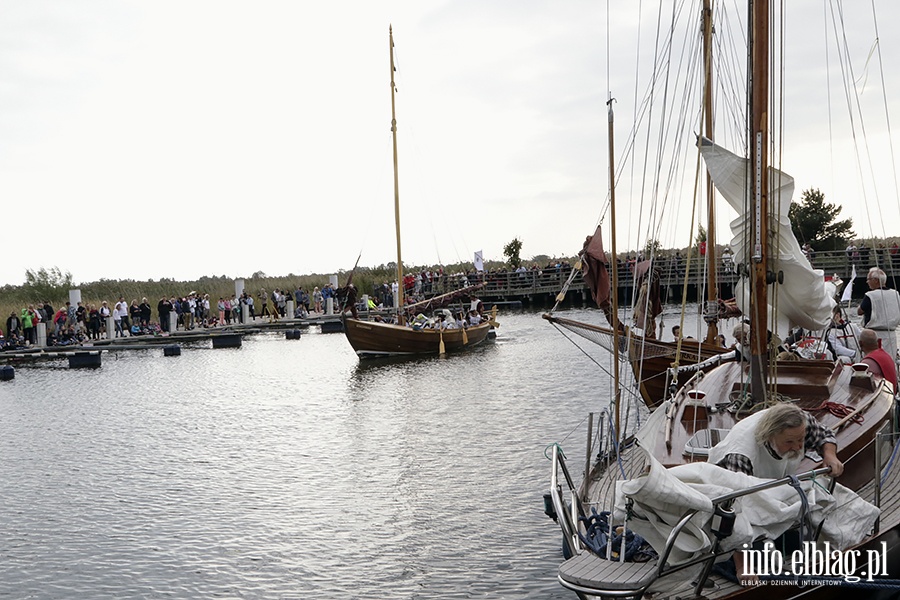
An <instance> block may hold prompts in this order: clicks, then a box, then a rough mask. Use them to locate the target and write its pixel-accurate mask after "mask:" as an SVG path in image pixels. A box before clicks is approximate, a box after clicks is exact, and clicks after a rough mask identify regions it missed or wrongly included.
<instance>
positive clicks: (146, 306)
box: [140, 298, 152, 327]
mask: <svg viewBox="0 0 900 600" xmlns="http://www.w3.org/2000/svg"><path fill="white" fill-rule="evenodd" d="M140 309H141V327H147V326H148V325H150V317H151V316H152V307H151V306H150V303H149V302H147V299H146V298H141V306H140Z"/></svg>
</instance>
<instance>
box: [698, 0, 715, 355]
mask: <svg viewBox="0 0 900 600" xmlns="http://www.w3.org/2000/svg"><path fill="white" fill-rule="evenodd" d="M702 26H703V62H704V65H703V66H704V78H703V114H704V124H703V129H704V134H703V135H704V136H706V138H707V139H708V140H714V139H715V138H714V135H715V134H714V132H713V127H714V124H713V102H712V97H713V92H712V90H713V80H712V77H713V72H712V34H713V24H712V0H703V25H702ZM715 196H716V193H715V188H714V187H713V182H712V176H710V174H709V171H706V214H707V225H706V264H707V265H708V266H707V274H706V277H707V281H706V314H707V318H708V327H707V329H706V343H707V344H716V337H717V336H718V335H719V327H718V324H717V320H718V319H717V317H716V315H718V312H719V307H718V299H719V278H718V271H717V269H718V261H717V260H716V204H715ZM716 345H718V344H716Z"/></svg>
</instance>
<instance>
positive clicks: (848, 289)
mask: <svg viewBox="0 0 900 600" xmlns="http://www.w3.org/2000/svg"><path fill="white" fill-rule="evenodd" d="M854 279H856V265H853V272H852V273H851V274H850V281H848V282H847V285H845V286H844V293H843V294H841V304H843V303H844V302H849V301H850V296H851V295H853V280H854Z"/></svg>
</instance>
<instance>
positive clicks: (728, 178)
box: [700, 138, 835, 334]
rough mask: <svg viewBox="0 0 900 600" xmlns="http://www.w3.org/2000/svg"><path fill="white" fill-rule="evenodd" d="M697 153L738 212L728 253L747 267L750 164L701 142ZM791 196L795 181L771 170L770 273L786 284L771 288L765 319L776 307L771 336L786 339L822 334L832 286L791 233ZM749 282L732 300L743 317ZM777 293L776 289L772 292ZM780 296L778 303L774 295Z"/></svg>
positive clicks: (744, 282)
mask: <svg viewBox="0 0 900 600" xmlns="http://www.w3.org/2000/svg"><path fill="white" fill-rule="evenodd" d="M700 153H701V154H702V155H703V160H704V161H705V162H706V168H707V170H708V171H709V174H710V177H712V180H713V183H714V184H715V186H716V189H717V190H719V193H720V194H722V197H723V198H725V200H726V201H727V202H728V204H729V205H731V207H732V208H733V209H734V210H735V211H736V212H737V213H738V215H739V216H738V218H737V219H735V220H733V221H732V222H731V232H732V234H733V237H732V240H731V249H732V251H733V252H734V262H735V263H736V264H741V263H743V264H747V265H749V264H751V260H752V259H751V257H750V256H747V252H748V250H750V251H752V249H753V241H752V240H750V239H749V236H750V225H751V224H750V221H749V219H747V216H746V215H745V214H744V212H745V211H746V210H748V206H749V202H752V201H753V200H752V195H751V194H750V187H749V184H748V176H747V175H748V172H749V168H748V160H747V159H746V158H741V157H740V156H737V155H736V154H733V153H732V152H729V151H728V150H726V149H724V148H722V147H721V146H718V145H716V144H714V143H713V142H711V141H710V140H708V139H705V138H701V142H700ZM793 194H794V178H793V177H791V176H790V175H788V174H787V173H783V172H781V171H779V170H777V169H773V168H771V167H769V196H768V198H769V206H770V207H774V208H775V209H777V222H776V219H775V218H774V217H770V221H769V234H770V237H769V240H770V246H769V249H770V253H769V270H771V271H774V272H775V273H778V272H779V271H780V272H782V273H783V274H784V283H782V284H777V283H776V284H774V285H772V286H769V316H770V317H771V316H772V312H773V311H772V307H773V306H777V308H778V311H777V315H775V317H776V318H775V323H776V328H775V333H776V334H784V333H786V332H787V330H788V329H789V328H790V327H798V326H799V327H803V328H805V329H814V330H815V329H823V328H825V327H826V326H827V324H828V321H829V319H830V318H831V309H832V307H833V306H834V304H835V302H834V286H831V285H826V284H825V278H824V273H823V272H822V271H821V270H820V269H813V268H812V265H811V264H810V262H809V259H807V258H806V256H804V255H803V252H802V251H801V249H800V243H799V242H798V241H797V238H795V237H794V233H793V231H791V222H790V219H789V218H788V211H790V208H791V197H792V196H793ZM749 287H750V286H749V282H748V281H747V280H746V279H742V280H741V281H740V282H739V283H738V284H737V285H736V286H735V298H736V300H737V303H738V306H739V307H740V309H741V311H743V312H744V314H750V313H749V308H750V289H749ZM776 288H777V289H776ZM776 291H777V294H778V301H777V304H776V303H775V302H774V300H775V299H774V297H773V292H776Z"/></svg>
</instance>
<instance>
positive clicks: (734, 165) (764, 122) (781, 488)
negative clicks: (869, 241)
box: [550, 0, 900, 600]
mask: <svg viewBox="0 0 900 600" xmlns="http://www.w3.org/2000/svg"><path fill="white" fill-rule="evenodd" d="M750 13H751V16H750V18H749V19H748V20H749V22H750V31H751V35H750V43H751V52H750V57H751V68H750V69H749V71H748V72H749V73H750V74H751V77H752V79H751V85H750V119H749V120H748V126H749V131H748V134H749V140H750V144H749V147H750V158H749V159H747V160H745V159H741V158H739V157H736V156H734V155H731V154H730V153H728V152H727V151H724V150H723V149H721V148H719V147H717V146H715V145H713V144H712V143H711V142H702V144H703V149H702V152H703V154H704V159H705V161H706V164H707V168H708V170H709V172H710V174H711V175H712V177H713V180H714V181H715V182H716V185H717V187H719V190H720V192H722V193H723V195H726V196H727V195H729V194H731V193H734V192H735V191H737V193H738V194H741V193H744V194H745V196H744V197H746V198H749V204H750V208H751V210H750V214H748V216H747V219H746V222H747V229H746V233H747V235H748V239H749V240H750V243H749V244H747V247H749V248H750V249H751V252H749V253H745V254H744V260H745V261H746V262H744V264H745V265H748V267H749V270H750V274H751V278H750V290H749V296H750V299H751V304H750V306H751V311H750V313H749V316H750V324H751V334H750V344H749V346H750V351H749V360H747V361H741V362H730V363H727V364H722V365H719V366H717V367H716V368H714V369H712V370H711V371H709V372H708V373H705V374H704V373H697V374H696V375H695V376H694V377H693V378H692V379H691V380H690V381H689V382H688V384H687V385H686V386H684V387H683V388H682V389H681V390H680V391H679V392H678V393H677V394H676V395H675V396H674V397H673V398H672V399H671V400H669V401H667V402H666V403H665V404H664V405H662V406H661V407H660V408H659V409H658V410H657V411H655V412H654V413H653V414H652V415H651V417H650V419H649V420H648V421H647V422H646V423H645V424H644V426H643V427H642V428H641V430H640V431H639V432H638V433H637V435H636V436H635V441H634V444H633V445H630V446H628V447H622V446H619V445H618V444H616V445H615V448H614V450H615V452H614V455H613V457H612V458H613V461H614V462H613V463H612V464H613V465H615V466H614V468H608V466H609V463H601V462H599V461H598V463H597V464H595V465H594V466H593V468H592V469H590V471H589V472H588V473H586V476H585V479H584V481H583V483H582V485H581V487H580V488H577V489H576V488H575V486H574V484H573V482H572V478H571V475H570V474H569V472H568V469H567V468H566V466H565V460H564V458H563V457H562V455H561V453H560V452H559V451H558V450H557V449H554V454H553V460H554V467H553V469H554V470H553V473H552V479H551V490H550V500H552V504H553V508H552V510H553V513H554V515H555V516H556V517H557V518H558V519H559V523H560V525H561V528H562V530H563V533H564V547H565V548H566V550H567V551H568V556H569V557H570V558H568V560H566V561H565V562H564V563H563V564H562V565H561V566H560V568H559V581H560V583H561V584H562V585H563V586H564V587H566V588H568V589H571V590H573V591H575V592H576V593H577V594H578V596H579V597H580V598H588V597H620V598H624V597H629V598H640V597H642V596H644V595H645V594H647V593H648V592H652V594H653V595H652V597H653V598H654V600H656V599H662V598H667V599H673V598H679V597H680V598H684V597H705V598H726V597H728V598H732V597H738V596H740V597H742V598H749V597H754V598H756V597H759V598H763V597H766V598H771V597H778V598H788V597H799V596H803V597H808V596H809V595H810V590H811V588H814V587H815V584H816V582H815V581H813V582H812V584H806V585H800V586H798V585H796V584H795V585H777V586H770V585H758V586H751V587H742V586H741V585H739V584H737V583H734V582H732V581H730V580H729V579H728V578H727V577H725V576H722V575H718V574H715V573H714V572H713V566H714V563H715V562H716V561H717V560H719V559H722V558H727V556H728V555H729V554H731V553H732V552H733V551H735V550H737V549H738V548H740V547H741V546H739V545H735V544H736V542H734V541H733V540H734V539H735V537H734V536H738V537H739V536H740V535H744V536H745V537H747V539H748V541H749V542H752V541H753V540H754V539H759V538H756V537H754V533H753V532H754V531H756V530H755V529H753V527H757V524H756V523H755V522H754V523H752V524H751V525H750V528H749V529H746V530H743V531H742V532H741V533H740V534H739V533H738V527H737V525H735V526H734V527H733V528H732V527H729V526H727V524H728V523H736V522H737V521H736V519H737V518H739V517H736V516H735V512H734V511H733V508H732V504H733V503H734V502H736V501H737V502H740V503H742V508H743V509H744V510H745V511H746V510H747V507H748V505H749V503H751V502H753V499H754V498H758V497H762V496H764V495H767V494H773V497H778V498H786V497H788V496H787V495H785V493H784V492H785V490H787V494H788V495H791V494H798V493H800V494H802V496H803V500H802V501H799V500H798V504H797V507H798V508H796V509H795V510H796V512H792V511H791V510H788V511H787V512H786V517H787V518H788V521H787V524H785V523H784V522H782V523H781V524H780V526H783V529H781V531H785V530H788V529H789V528H791V521H794V520H796V521H797V523H798V524H799V525H798V527H800V528H801V531H802V530H803V527H802V526H803V524H804V523H805V522H806V520H807V516H806V513H803V512H800V508H799V507H800V506H807V504H806V502H807V501H809V502H813V501H812V500H809V499H810V498H811V497H812V496H813V495H815V493H818V494H819V496H818V497H817V498H818V501H824V502H825V503H828V502H832V503H833V504H832V505H831V510H832V511H833V512H831V513H827V512H826V511H823V513H824V514H827V516H825V518H824V519H823V520H822V521H821V525H819V526H818V529H814V528H813V529H806V532H807V533H808V534H812V537H810V538H807V542H808V543H810V544H812V546H807V547H806V548H807V549H809V548H811V549H813V550H816V549H821V546H816V544H817V543H819V542H821V539H820V538H819V536H820V534H821V533H822V531H823V527H824V528H826V529H829V530H831V531H835V530H837V531H839V530H840V529H841V528H842V527H846V528H849V524H850V522H851V521H852V519H851V518H848V517H849V516H850V513H847V512H844V511H847V510H848V509H849V507H851V506H854V507H857V506H858V507H859V508H860V510H861V511H862V513H865V514H866V515H868V517H867V518H868V519H870V520H869V521H866V522H865V523H862V525H861V527H860V528H857V530H856V532H855V536H854V537H852V538H851V540H850V541H849V542H848V544H847V545H845V546H844V547H842V548H841V549H842V550H847V551H849V552H856V553H859V555H864V553H865V552H868V551H875V552H876V553H878V556H879V561H880V562H879V567H880V568H879V569H878V572H877V573H871V572H870V573H867V574H866V576H868V578H869V581H872V580H873V577H876V578H877V577H885V576H892V577H897V575H898V574H900V572H898V570H897V567H898V564H900V563H898V560H900V467H894V468H892V467H893V464H892V463H893V461H891V462H890V463H888V461H887V457H888V456H889V455H890V454H891V448H892V446H894V445H895V441H896V437H897V428H896V424H895V423H894V420H893V419H892V413H893V410H894V390H893V389H892V387H891V385H890V384H889V383H888V382H886V381H885V380H883V379H881V378H880V377H875V376H873V375H872V374H871V373H868V372H867V371H866V370H865V368H860V366H858V365H855V366H853V367H851V366H847V365H843V364H841V363H840V362H835V363H834V364H829V363H827V362H825V361H792V362H778V361H773V360H770V340H769V335H768V330H770V329H774V326H773V324H772V323H773V322H772V321H771V319H770V317H769V310H771V298H770V296H771V294H772V293H773V291H772V289H771V287H770V286H772V285H773V284H774V283H775V282H776V281H778V280H779V277H778V276H777V275H774V273H777V272H778V271H781V270H782V269H785V270H791V269H794V266H795V265H792V264H790V263H789V261H783V260H781V257H780V255H779V254H778V253H776V254H775V258H774V260H772V261H771V262H770V258H771V256H770V255H771V250H770V244H772V243H773V240H775V239H777V236H778V235H779V234H780V233H782V232H781V231H779V230H780V229H781V228H782V226H783V224H781V223H779V219H778V218H777V214H776V215H773V211H772V210H770V208H769V207H770V206H773V207H774V206H776V205H777V204H778V202H777V201H776V202H773V200H774V199H775V198H776V197H777V196H778V195H779V194H782V193H784V192H786V191H788V190H791V189H792V187H793V182H792V180H791V179H790V178H789V177H788V176H787V175H785V174H784V173H781V172H779V171H777V170H775V169H773V168H771V167H769V166H768V164H769V161H768V156H767V149H768V147H769V141H768V126H769V123H768V119H769V116H768V96H769V91H768V69H769V55H768V51H769V25H768V19H769V7H768V2H767V0H752V1H751V2H750ZM730 184H733V186H731V185H730ZM729 187H733V188H734V189H730V190H729ZM740 190H743V192H741V191H740ZM781 200H782V201H783V200H784V198H781ZM770 203H771V204H770ZM770 227H771V230H770ZM796 276H797V277H798V278H799V277H802V275H799V274H798V275H796ZM790 279H793V278H790ZM784 281H785V285H784V286H782V285H781V284H779V287H784V289H783V290H778V292H782V291H783V292H784V294H785V295H787V296H788V298H792V296H791V295H792V293H793V292H792V290H791V289H790V286H789V284H791V283H795V282H793V281H789V277H788V276H785V277H784ZM799 283H800V286H801V287H802V286H803V285H804V282H799ZM814 304H815V303H814ZM804 309H805V310H806V311H807V312H808V314H807V315H806V316H807V318H809V319H811V320H813V321H815V320H817V319H821V318H822V316H821V315H819V314H817V313H818V312H819V311H818V307H817V306H815V305H812V306H810V305H806V306H804ZM802 316H803V315H800V314H796V313H795V314H794V315H793V317H794V318H802ZM745 351H746V348H745ZM786 401H789V402H792V403H795V404H796V405H797V406H799V407H800V408H802V409H804V410H805V411H807V412H809V413H810V414H812V415H813V416H815V418H816V419H817V420H818V421H819V423H820V424H822V425H823V426H825V427H827V428H829V429H831V430H832V431H833V432H834V434H835V436H836V438H837V443H838V456H839V458H840V459H841V461H842V462H843V463H844V465H845V469H844V473H843V475H841V477H839V478H838V479H837V483H839V484H841V485H842V486H846V489H849V490H852V491H853V492H856V493H857V494H858V495H859V497H855V496H853V495H852V494H851V493H849V492H846V489H845V488H843V487H841V486H838V487H837V488H834V489H833V490H832V489H829V490H827V491H826V488H825V487H822V481H821V477H822V476H823V475H825V473H826V472H827V469H816V468H815V467H816V465H817V463H818V461H817V460H816V459H815V458H814V457H809V456H807V457H806V458H805V459H804V462H803V464H802V465H801V471H804V474H803V475H802V477H800V479H802V480H804V481H807V482H809V481H812V482H813V483H812V484H810V483H807V484H805V487H804V484H803V483H802V482H800V481H799V480H789V479H788V478H784V479H782V480H759V479H757V480H753V478H749V479H748V478H747V476H743V475H741V477H744V479H745V481H746V482H745V483H744V484H743V485H742V486H741V487H734V488H730V491H728V492H718V493H714V492H710V489H711V487H706V488H703V489H705V490H706V491H705V495H704V493H703V492H699V493H700V496H699V497H698V498H700V500H699V501H698V502H695V503H694V504H693V505H690V504H686V505H681V504H679V503H678V500H677V498H678V497H679V495H680V492H683V491H684V490H683V489H682V487H690V484H689V483H687V482H686V481H685V480H684V479H679V478H678V477H677V476H676V475H675V473H676V472H680V473H681V474H684V473H686V472H689V473H691V476H698V477H699V476H700V475H701V474H704V473H705V474H706V475H707V476H708V477H710V478H711V484H705V483H702V482H701V485H710V486H712V484H715V483H716V479H717V478H721V479H722V480H725V479H729V478H730V477H731V476H732V475H735V474H733V473H732V472H731V471H726V470H724V469H721V468H720V467H717V466H714V465H709V464H703V461H705V460H706V457H707V455H708V453H709V450H710V448H711V447H712V446H714V445H715V444H716V443H718V441H719V440H720V439H723V438H724V436H726V435H727V434H728V432H729V431H730V430H731V429H732V428H733V427H734V426H735V425H736V424H737V423H738V422H739V421H740V420H741V419H742V418H744V417H745V416H747V415H749V414H750V413H752V412H754V411H756V410H759V409H761V408H764V407H766V406H768V405H772V404H775V403H778V402H786ZM694 463H699V464H694ZM886 463H887V466H886V467H885V465H886ZM560 472H561V473H562V474H563V476H564V479H561V478H560V477H559V473H560ZM658 481H663V482H665V485H668V486H669V487H668V488H665V490H666V493H665V495H664V496H662V498H657V499H655V500H654V499H652V498H651V497H650V496H651V495H652V494H653V493H654V488H655V487H657V483H655V482H658ZM673 482H677V483H673ZM691 483H696V482H691ZM722 485H723V486H724V484H722ZM792 485H793V486H794V487H795V488H796V489H793V488H790V487H789V486H792ZM679 486H682V487H679ZM692 489H700V488H692ZM719 489H721V488H719ZM567 492H568V493H569V494H571V495H570V496H568V497H567V496H566V493H567ZM832 492H833V493H834V494H838V493H840V494H843V496H842V498H845V499H846V498H851V497H852V498H853V499H852V500H847V503H846V504H843V503H842V502H843V500H842V501H840V502H838V501H836V500H835V498H837V496H831V494H832ZM778 494H781V495H778ZM848 494H849V495H848ZM860 498H862V499H863V500H865V501H867V502H868V503H871V504H867V502H863V501H862V500H860ZM653 502H659V504H658V505H657V506H664V512H663V513H659V512H657V513H653V512H652V511H649V510H648V507H651V506H652V505H653ZM860 503H861V504H860ZM871 505H874V506H875V507H877V509H876V508H872V506H871ZM592 509H595V510H612V516H611V517H610V518H609V520H607V521H606V522H605V524H606V526H607V528H608V529H607V531H608V532H609V538H608V539H607V541H606V543H605V550H606V552H605V554H604V553H598V552H596V551H589V550H588V547H589V546H590V544H589V543H588V542H589V541H590V540H589V538H588V537H587V536H588V535H590V533H591V532H590V531H589V530H587V529H586V525H587V524H588V523H592V522H593V523H597V522H599V521H598V519H597V517H594V516H592V515H591V511H592ZM878 509H880V515H879V512H878ZM767 514H768V513H766V512H765V511H763V512H761V513H756V517H757V518H760V519H762V518H765V517H767ZM858 514H859V513H854V516H856V515H858ZM601 516H602V515H601ZM604 518H605V517H604ZM723 524H725V525H726V526H723ZM745 524H746V523H745ZM619 525H621V526H622V528H623V529H625V530H626V531H627V529H626V528H629V529H633V530H634V531H636V532H637V533H641V532H648V533H647V535H651V534H652V535H653V539H654V540H656V544H657V545H656V546H655V550H656V553H657V554H656V556H655V557H652V558H650V559H649V560H647V561H645V562H626V558H625V557H626V555H627V554H628V553H629V548H627V547H626V543H625V542H626V538H627V536H626V535H620V536H619V538H617V541H616V542H610V541H608V540H609V539H612V538H613V537H614V536H616V535H619V533H618V530H617V526H619ZM592 526H593V525H592ZM870 527H872V529H869V528H870ZM662 530H665V531H668V533H667V534H661V535H657V534H659V532H660V531H662ZM614 531H615V532H617V533H615V534H614V533H613V532H614ZM694 534H696V536H695V535H694ZM686 538H687V540H688V541H698V542H699V543H698V544H697V545H696V546H693V547H691V548H690V550H689V551H688V550H686V549H685V548H686V545H685V544H683V543H682V542H684V541H685V539H686ZM701 538H702V540H703V541H700V540H701ZM618 540H620V541H618ZM747 547H749V545H748V546H745V548H747ZM869 555H870V556H871V554H869ZM842 556H843V555H842ZM854 556H856V554H854ZM611 559H614V560H611ZM786 560H787V559H786ZM807 566H808V565H807ZM871 566H872V565H871V563H870V564H869V567H870V568H871ZM791 568H794V567H793V566H792V567H791ZM860 570H865V569H860ZM782 572H783V571H779V573H778V574H781V573H782ZM813 574H814V575H816V576H819V579H820V580H821V579H825V578H824V577H822V575H823V574H822V573H821V572H818V573H813ZM860 574H861V573H859V572H854V573H842V575H855V576H858V575H860ZM793 575H794V576H796V575H798V574H797V573H796V572H795V573H793ZM801 575H802V573H801ZM832 581H834V582H835V583H839V582H838V581H835V580H834V579H832ZM832 589H833V588H832Z"/></svg>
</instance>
